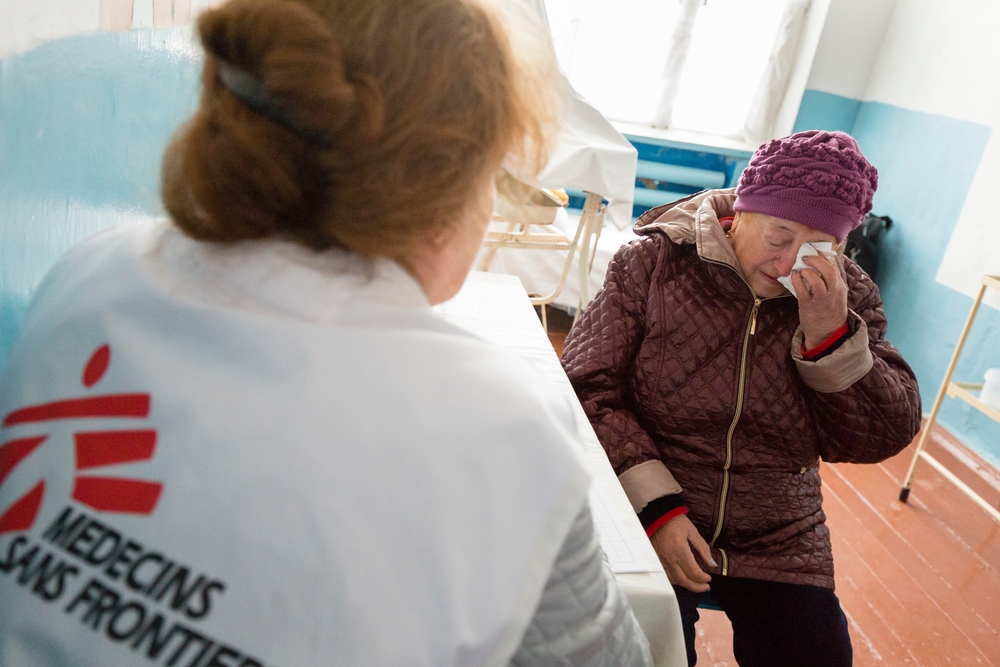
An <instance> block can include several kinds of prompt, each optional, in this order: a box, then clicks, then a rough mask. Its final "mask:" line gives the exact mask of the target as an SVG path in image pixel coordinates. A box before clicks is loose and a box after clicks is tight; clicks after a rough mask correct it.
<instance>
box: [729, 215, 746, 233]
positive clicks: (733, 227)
mask: <svg viewBox="0 0 1000 667" xmlns="http://www.w3.org/2000/svg"><path fill="white" fill-rule="evenodd" d="M742 220H743V211H736V213H735V214H734V215H733V223H732V224H731V225H730V226H729V233H730V234H735V233H736V228H737V227H739V226H740V222H742Z"/></svg>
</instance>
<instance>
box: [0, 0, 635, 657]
mask: <svg viewBox="0 0 1000 667" xmlns="http://www.w3.org/2000/svg"><path fill="white" fill-rule="evenodd" d="M198 32H199V34H200V37H201V42H202V43H203V45H204V47H205V55H206V58H205V68H204V77H203V83H204V90H203V95H202V99H201V104H200V107H199V108H198V110H197V111H196V113H195V115H194V117H193V118H192V120H191V121H190V122H189V123H188V124H187V125H186V126H185V127H184V128H183V129H182V130H181V131H180V133H179V134H178V135H177V137H176V138H175V139H174V141H173V143H172V144H171V146H170V147H169V149H168V150H167V153H166V157H165V159H164V169H163V197H164V203H165V206H166V209H167V211H168V212H169V215H170V219H169V220H162V221H155V222H149V223H143V224H137V225H133V226H126V227H121V228H118V229H113V230H110V231H107V232H105V233H103V234H100V235H98V236H96V237H94V238H92V239H90V240H88V241H86V242H84V243H83V244H81V245H80V246H78V247H77V248H75V249H74V250H72V251H70V252H69V254H67V255H66V256H65V257H64V258H63V259H62V260H61V261H60V262H59V263H58V264H57V265H56V266H55V268H53V269H52V271H51V273H50V274H49V276H48V277H47V278H46V280H45V282H44V284H43V285H42V286H41V287H40V289H39V290H38V293H37V295H36V296H35V299H34V302H33V305H32V307H31V310H30V312H29V314H28V316H27V318H26V320H25V322H24V324H23V329H22V333H21V338H20V340H19V342H18V343H17V345H16V347H15V349H14V351H13V352H12V355H11V358H10V361H9V365H8V367H7V368H6V370H5V372H4V374H3V376H2V377H0V415H3V428H2V430H0V481H2V482H3V485H2V486H0V600H2V604H0V665H2V666H4V667H8V666H9V667H21V666H23V665H28V664H30V665H52V666H56V665H58V666H62V665H66V666H69V665H74V666H87V665H93V666H101V667H104V666H107V665H147V664H166V665H186V666H189V667H222V666H237V665H239V666H240V667H262V666H263V665H287V666H289V667H291V666H293V665H358V666H362V665H363V666H365V667H377V666H385V667H389V666H393V667H394V666H398V665H415V666H417V665H426V666H427V667H432V666H434V667H437V666H441V665H469V666H476V665H504V664H508V663H510V664H517V665H539V666H543V665H546V666H547V665H557V664H573V665H595V666H596V665H615V666H618V665H649V664H651V660H650V655H649V648H648V644H647V643H646V639H645V637H644V636H643V635H642V633H641V631H640V630H639V629H638V626H637V625H636V622H635V619H634V617H633V615H632V612H631V610H630V609H629V607H628V604H627V602H626V600H625V599H624V597H623V596H622V594H621V591H620V590H619V589H618V587H617V585H616V583H615V580H614V577H613V575H612V574H611V571H610V568H609V567H608V566H607V563H606V562H605V561H603V560H602V557H601V554H600V549H599V548H598V546H597V539H596V536H595V532H594V526H593V522H592V518H591V515H590V511H589V508H588V506H587V503H586V497H587V488H588V486H589V476H588V474H587V472H586V468H585V465H584V463H583V462H582V460H581V458H580V457H579V454H578V453H577V450H576V448H577V445H576V444H575V441H574V433H575V431H574V427H573V421H572V413H571V411H570V410H568V406H567V405H565V403H563V402H560V400H558V399H557V398H555V397H554V396H553V395H551V394H549V393H547V392H546V390H545V389H544V387H545V386H546V382H544V381H543V380H541V379H540V378H539V377H538V376H537V374H535V373H534V372H533V370H532V369H531V368H530V367H529V366H528V365H527V364H526V363H525V362H523V361H520V360H518V359H517V358H514V357H511V356H508V355H507V354H506V353H504V352H503V351H501V350H499V349H496V348H494V347H492V346H490V345H488V344H486V343H485V342H484V341H482V340H480V339H477V338H475V337H473V336H471V335H469V334H468V333H465V332H463V331H462V330H459V329H456V328H454V327H452V326H449V325H448V324H447V323H445V322H444V321H442V320H441V319H440V318H439V317H438V316H437V315H436V314H435V313H434V312H432V310H431V305H432V304H435V303H438V302H441V301H444V300H446V299H448V298H450V297H451V296H453V295H454V294H455V293H456V291H457V290H458V289H459V287H460V286H461V284H462V282H463V280H464V279H465V276H466V273H467V272H468V270H469V267H470V265H471V263H472V261H473V259H474V257H475V254H476V251H477V249H478V248H479V246H480V244H481V242H482V238H483V234H484V232H485V229H486V226H487V224H488V221H489V218H490V212H491V209H492V198H493V177H494V174H495V173H496V171H497V170H498V168H499V167H500V164H501V162H502V160H503V159H504V158H505V156H506V155H508V153H509V152H510V151H514V158H516V157H517V155H518V154H520V155H521V157H522V159H524V158H525V157H531V155H530V153H531V150H533V149H522V148H521V147H522V146H525V145H527V146H529V147H533V148H534V149H542V148H544V145H545V142H546V140H547V136H548V129H547V128H549V127H551V122H550V121H551V116H552V114H551V112H550V111H549V109H551V108H552V106H553V105H552V104H551V100H549V99H547V98H546V97H545V93H544V91H545V90H547V88H548V86H547V85H546V80H545V79H544V78H539V76H540V74H538V73H535V74H531V73H530V71H529V69H527V68H526V63H524V62H522V61H521V60H520V59H519V58H518V57H515V51H514V49H513V48H512V46H511V43H510V41H509V39H508V34H507V33H506V32H505V30H504V29H503V28H502V23H501V19H500V17H499V15H498V14H496V13H495V11H494V10H492V9H490V8H488V7H487V6H486V5H484V4H480V2H478V0H365V1H364V2H358V1H357V0H270V1H268V0H234V1H233V2H230V3H228V4H225V5H223V6H221V7H219V8H217V9H214V10H210V11H208V12H206V13H205V14H203V15H202V17H201V19H200V20H199V24H198ZM529 162H532V163H534V164H538V161H537V160H529ZM81 371H82V372H81ZM496 406H503V409H502V410H499V409H497V407H496ZM71 444H72V445H75V449H74V448H71ZM74 454H75V456H74ZM526 461H530V462H531V464H530V465H526V463H525V462H526ZM12 469H14V472H13V474H12V476H11V477H10V478H9V479H4V478H6V477H7V474H8V473H9V472H10V471H11V470H12Z"/></svg>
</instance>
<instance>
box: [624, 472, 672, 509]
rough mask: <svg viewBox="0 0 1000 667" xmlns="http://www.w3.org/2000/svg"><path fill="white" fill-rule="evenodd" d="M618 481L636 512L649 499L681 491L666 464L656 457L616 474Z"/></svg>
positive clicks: (647, 502)
mask: <svg viewBox="0 0 1000 667" xmlns="http://www.w3.org/2000/svg"><path fill="white" fill-rule="evenodd" d="M618 481H619V482H621V485H622V488H623V489H625V495H626V496H628V500H629V502H630V503H632V509H634V510H635V513H636V514H638V513H639V512H641V511H642V509H643V508H644V507H645V506H646V505H648V504H649V502H650V501H651V500H656V499H657V498H661V497H663V496H669V495H672V494H674V493H680V492H681V485H680V484H678V483H677V480H675V479H674V476H673V475H671V474H670V471H669V470H667V466H665V465H663V461H659V460H657V459H651V460H649V461H643V462H642V463H640V464H639V465H636V466H632V467H631V468H629V469H628V470H626V471H625V472H623V473H622V474H620V475H618Z"/></svg>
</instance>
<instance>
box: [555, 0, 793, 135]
mask: <svg viewBox="0 0 1000 667" xmlns="http://www.w3.org/2000/svg"><path fill="white" fill-rule="evenodd" d="M545 4H546V7H547V9H548V18H549V23H550V25H551V28H552V33H553V39H554V42H555V47H556V53H557V55H558V56H559V62H560V65H561V67H562V68H563V71H564V72H565V73H566V75H567V77H568V78H569V80H570V82H571V83H572V84H573V86H574V88H576V89H577V90H579V91H580V93H581V94H582V95H583V96H584V97H586V98H587V99H588V100H589V101H590V102H592V103H593V104H594V106H596V107H597V108H598V109H600V110H601V111H602V112H603V113H604V114H605V115H606V116H608V117H609V118H611V119H613V120H619V121H625V122H630V123H638V124H644V125H649V126H651V127H669V128H676V129H681V130H687V131H694V132H701V133H705V134H710V135H716V136H720V137H726V138H729V139H735V140H738V141H743V142H746V143H749V144H751V145H756V144H758V143H761V142H762V141H766V140H767V139H770V138H771V136H770V133H771V131H772V129H773V125H774V118H775V116H776V114H777V111H778V108H779V107H780V105H781V102H782V100H783V99H784V95H785V91H786V89H787V87H788V77H789V73H790V71H791V68H792V66H793V65H794V60H795V57H796V55H797V53H798V45H799V38H800V35H801V33H802V30H803V27H804V25H805V18H806V14H807V10H808V8H809V4H810V0H613V1H612V0H545Z"/></svg>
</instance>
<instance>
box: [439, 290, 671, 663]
mask: <svg viewBox="0 0 1000 667" xmlns="http://www.w3.org/2000/svg"><path fill="white" fill-rule="evenodd" d="M436 310H437V311H438V312H439V313H441V314H442V315H443V316H444V317H445V318H446V319H447V320H449V321H450V322H451V323H453V324H455V325H457V326H460V327H462V328H464V329H466V330H468V331H471V332H472V333H475V334H476V335H478V336H480V337H481V338H484V339H486V340H489V341H491V342H493V343H495V344H497V345H499V346H501V347H503V348H506V349H507V350H510V351H512V352H514V353H516V354H517V355H518V356H520V357H522V358H523V359H525V360H527V361H528V362H529V363H531V364H532V366H534V367H535V368H536V369H537V370H538V371H539V372H540V373H541V374H542V376H543V377H544V378H545V379H546V380H548V381H549V382H551V383H552V387H553V388H554V389H555V390H556V391H557V392H559V393H561V394H563V395H565V396H567V397H569V398H570V399H571V400H570V403H571V405H573V406H574V410H575V411H576V413H577V414H576V417H577V420H576V421H577V424H578V426H579V431H578V435H579V438H580V443H581V446H582V447H583V451H584V452H585V456H586V459H587V461H588V463H589V464H590V469H591V474H592V475H593V480H594V485H595V487H597V488H598V489H599V492H600V495H601V496H602V497H603V498H604V499H606V502H607V504H608V505H609V507H608V510H610V512H611V513H613V514H614V517H615V523H616V524H617V525H619V526H621V527H624V529H625V530H626V531H627V533H628V535H629V538H630V539H629V542H630V543H631V544H632V545H633V546H634V548H636V549H637V550H638V552H639V554H638V555H639V557H640V559H641V561H644V567H643V568H642V569H645V570H647V571H640V572H617V573H616V574H615V578H616V579H617V580H618V584H619V585H620V586H621V589H622V591H624V593H625V594H626V595H627V596H628V599H629V603H630V604H631V605H632V610H633V611H634V612H635V616H636V619H637V620H638V622H639V625H640V626H641V627H642V629H643V631H644V632H645V633H646V637H647V638H648V639H649V644H650V648H651V649H652V652H653V661H654V662H655V663H656V665H657V667H684V666H686V665H687V657H686V654H685V650H684V633H683V630H682V629H681V618H680V612H679V611H678V608H677V599H676V597H675V595H674V590H673V587H672V586H671V585H670V582H669V581H668V580H667V575H666V573H665V572H664V571H663V568H662V566H661V565H660V562H659V559H658V558H657V557H656V552H655V551H653V546H652V545H651V544H650V542H649V539H647V537H646V534H645V531H644V530H643V528H642V525H641V524H640V523H639V519H638V517H636V515H635V511H634V510H633V509H632V505H631V504H630V503H629V501H628V498H627V497H626V496H625V491H624V490H622V487H621V484H619V483H618V477H617V476H616V475H615V472H614V470H613V469H612V468H611V464H610V463H609V462H608V458H607V456H606V455H605V453H604V449H603V448H602V447H601V444H600V442H598V440H597V436H596V435H595V434H594V430H593V428H591V426H590V422H589V421H588V420H587V417H586V415H585V414H584V412H583V407H582V406H581V405H580V402H579V401H578V400H577V398H576V393H575V392H574V391H573V387H572V385H571V384H570V382H569V378H567V377H566V373H565V372H564V371H563V368H562V364H560V363H559V358H558V357H557V356H556V354H555V350H553V349H552V344H551V343H550V342H549V339H548V336H546V334H545V332H544V330H543V329H542V326H541V323H540V322H539V321H538V317H537V315H536V314H535V309H534V308H533V307H532V306H531V303H530V302H529V300H528V295H527V293H526V292H525V291H524V288H523V287H522V286H521V281H520V280H518V278H517V277H516V276H507V275H500V274H495V273H480V272H473V273H470V274H469V277H468V279H467V280H466V282H465V285H463V287H462V290H461V292H459V294H458V295H457V296H456V297H455V298H454V299H452V300H451V301H448V302H446V303H444V304H441V305H440V306H437V307H436ZM591 497H592V498H593V497H594V493H592V494H591ZM606 551H607V549H606ZM632 569H636V568H632Z"/></svg>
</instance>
